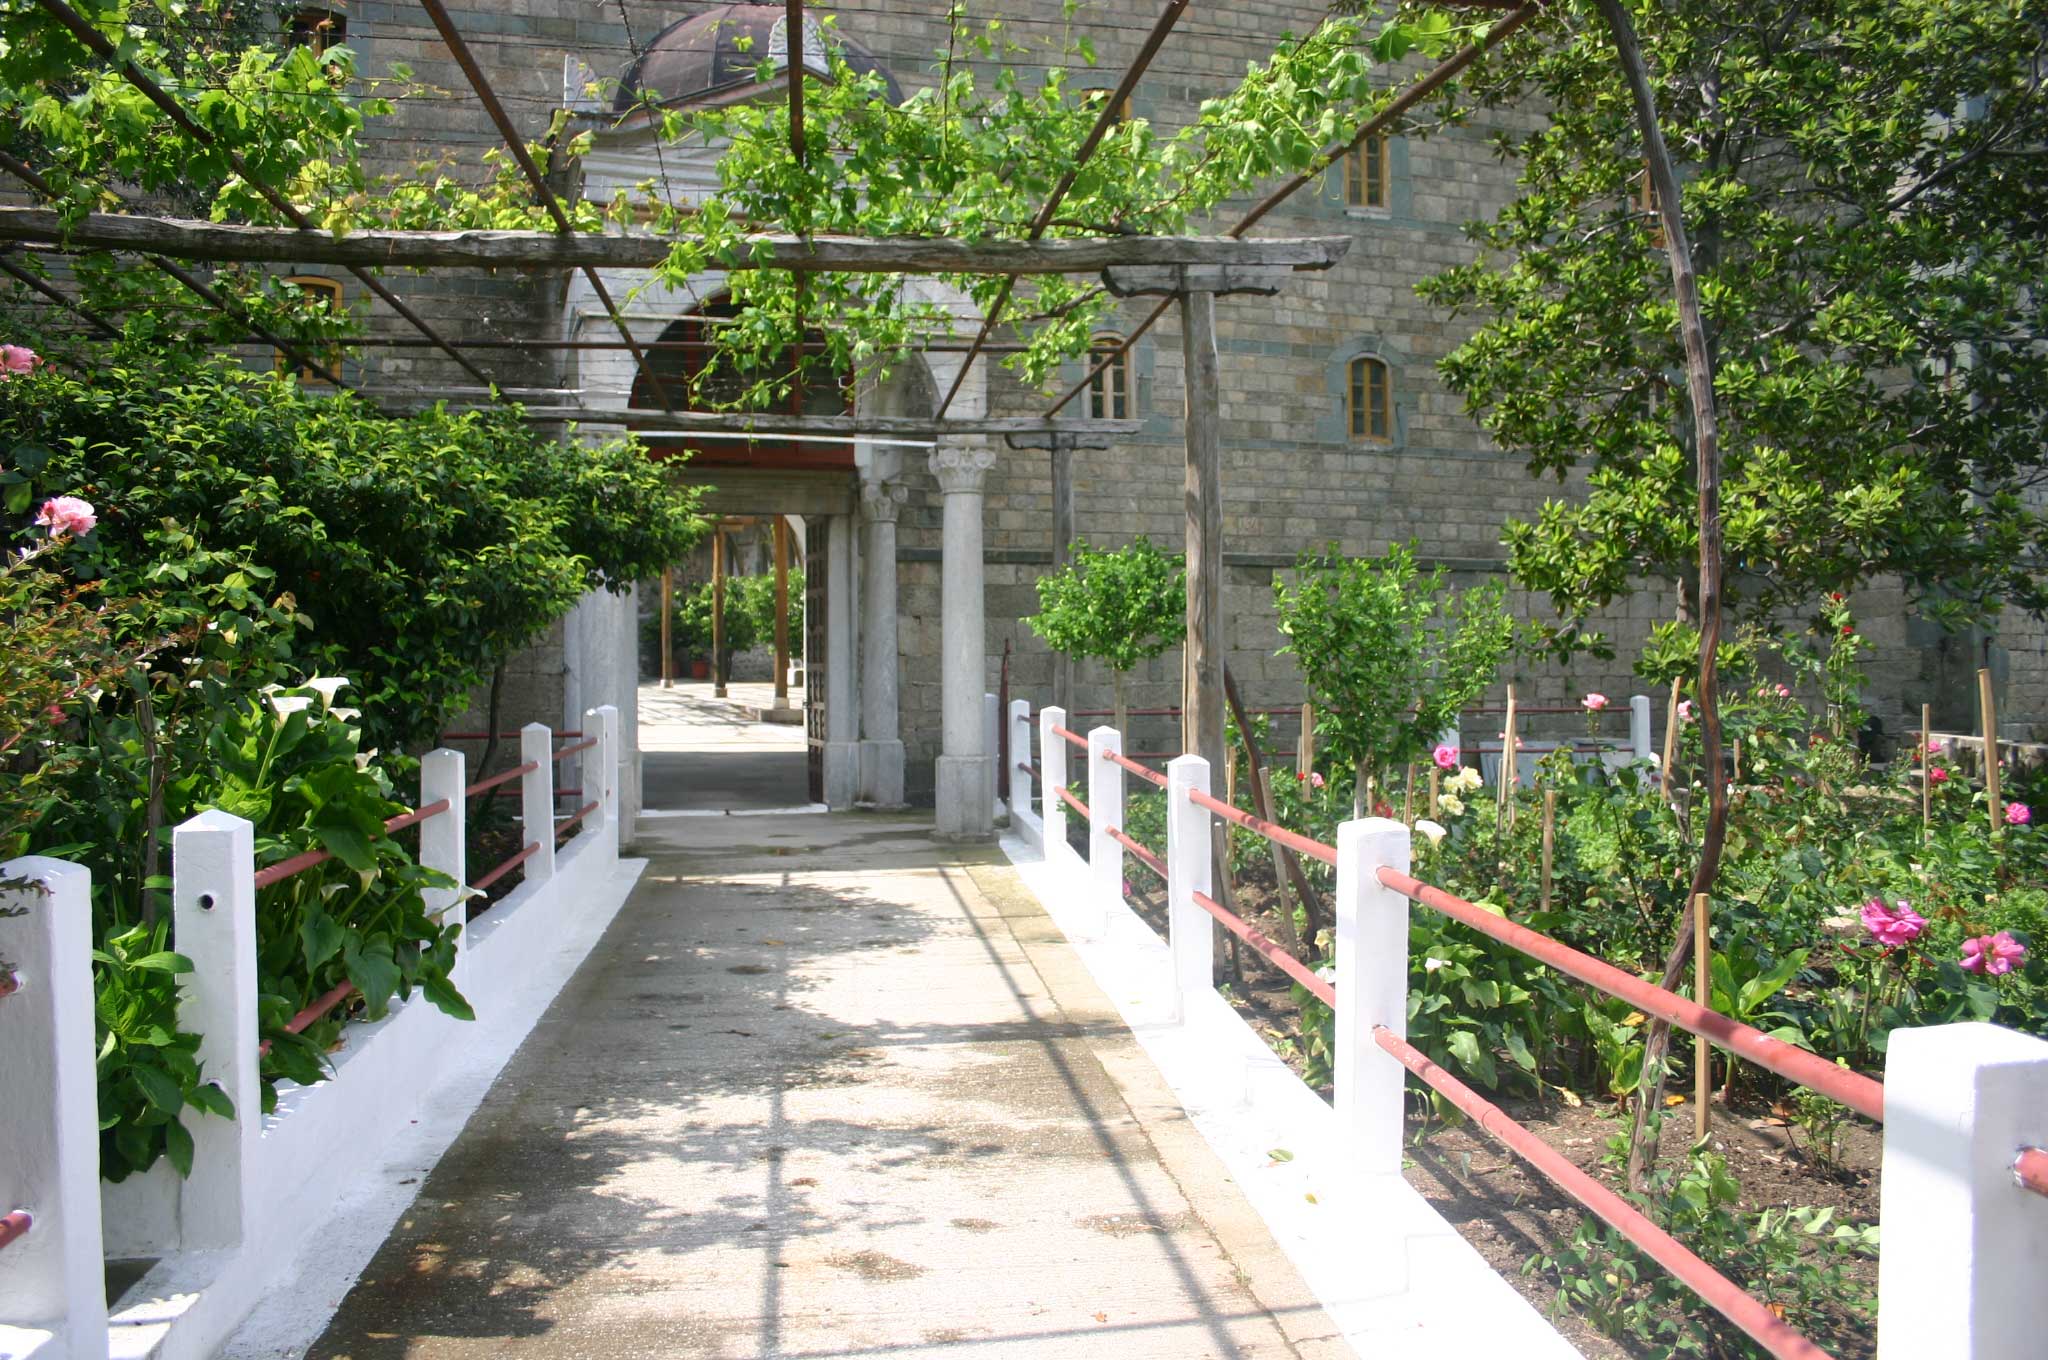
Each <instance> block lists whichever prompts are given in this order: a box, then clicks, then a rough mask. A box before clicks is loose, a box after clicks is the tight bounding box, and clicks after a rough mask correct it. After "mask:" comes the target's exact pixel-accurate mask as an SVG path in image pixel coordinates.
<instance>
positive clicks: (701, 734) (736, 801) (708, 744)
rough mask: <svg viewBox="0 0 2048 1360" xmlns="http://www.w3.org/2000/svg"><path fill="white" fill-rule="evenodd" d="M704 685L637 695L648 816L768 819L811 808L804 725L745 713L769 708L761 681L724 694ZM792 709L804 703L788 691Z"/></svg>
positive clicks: (690, 683)
mask: <svg viewBox="0 0 2048 1360" xmlns="http://www.w3.org/2000/svg"><path fill="white" fill-rule="evenodd" d="M729 689H730V693H731V697H729V698H726V699H720V698H717V697H716V696H715V695H714V694H713V692H712V685H711V682H710V681H709V680H680V681H677V682H676V684H675V686H674V688H672V689H663V688H662V687H661V686H660V685H658V684H646V685H642V686H641V687H640V701H639V702H640V750H641V757H640V760H641V766H640V771H641V775H640V777H641V798H642V801H643V803H644V806H645V807H646V809H647V811H648V812H650V813H654V814H656V815H657V816H658V815H660V814H661V813H664V812H670V813H673V812H695V813H715V812H765V811H768V810H770V809H773V808H791V807H801V806H803V805H805V804H807V803H808V802H809V801H810V787H809V780H808V778H807V777H806V775H805V773H804V729H803V725H802V724H801V723H770V722H760V721H757V720H756V719H755V718H753V717H752V716H751V714H750V712H749V710H750V708H765V707H767V706H768V705H769V704H771V703H773V702H774V690H773V687H772V686H771V685H769V684H768V682H766V681H760V682H753V683H739V684H734V685H732V686H730V687H729ZM790 699H791V702H792V703H794V704H797V705H799V706H800V705H801V704H802V703H803V691H802V690H800V689H799V690H792V691H791V692H790Z"/></svg>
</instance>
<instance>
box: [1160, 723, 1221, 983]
mask: <svg viewBox="0 0 2048 1360" xmlns="http://www.w3.org/2000/svg"><path fill="white" fill-rule="evenodd" d="M1191 789H1200V790H1201V791H1202V792H1203V793H1207V792H1208V791H1209V762H1208V761H1206V760H1204V759H1202V758H1201V757H1200V756H1176V757H1174V758H1173V760H1171V761H1170V762H1168V764H1167V766H1166V938H1167V945H1168V947H1169V948H1170V950H1171V952H1172V955H1173V1016H1172V1018H1173V1019H1174V1020H1176V1021H1178V1020H1184V1019H1186V1018H1187V1005H1188V1001H1187V999H1188V997H1190V996H1192V995H1196V994H1199V993H1201V992H1206V991H1208V990H1210V989H1211V988H1212V987H1213V986H1214V985H1215V984H1214V982H1213V980H1212V974H1213V971H1214V969H1215V966H1216V939H1215V932H1216V927H1215V918H1214V917H1212V916H1211V915H1209V913H1208V912H1206V911H1203V910H1202V909H1201V908H1200V907H1198V906H1196V905H1195V894H1196V893H1203V894H1207V893H1210V892H1213V891H1214V890H1215V889H1214V886H1213V885H1212V884H1211V882H1210V856H1211V854H1212V851H1213V847H1212V845H1211V838H1210V835H1209V810H1208V809H1207V808H1205V807H1200V806H1197V805H1196V803H1195V802H1194V800H1193V799H1191V798H1189V797H1188V792H1189V790H1191Z"/></svg>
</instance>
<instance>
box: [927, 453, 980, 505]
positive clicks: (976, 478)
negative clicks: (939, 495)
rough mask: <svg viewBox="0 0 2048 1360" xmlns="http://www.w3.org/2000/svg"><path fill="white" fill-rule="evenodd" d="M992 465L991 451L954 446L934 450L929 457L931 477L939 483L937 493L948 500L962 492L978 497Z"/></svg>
mask: <svg viewBox="0 0 2048 1360" xmlns="http://www.w3.org/2000/svg"><path fill="white" fill-rule="evenodd" d="M995 463H996V454H995V450H994V449H978V448H969V447H966V446H955V447H953V448H938V449H933V450H932V456H931V469H932V476H934V477H936V478H938V479H939V490H941V491H943V492H945V493H946V494H947V495H948V496H951V495H956V494H959V493H962V492H965V493H969V494H972V495H980V494H981V484H982V481H983V479H984V478H986V477H987V476H988V470H989V469H990V468H992V467H994V466H995Z"/></svg>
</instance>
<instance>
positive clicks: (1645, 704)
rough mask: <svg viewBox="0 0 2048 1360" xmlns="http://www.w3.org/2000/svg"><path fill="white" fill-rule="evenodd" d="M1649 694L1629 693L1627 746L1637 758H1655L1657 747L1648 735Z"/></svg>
mask: <svg viewBox="0 0 2048 1360" xmlns="http://www.w3.org/2000/svg"><path fill="white" fill-rule="evenodd" d="M1651 711H1652V710H1651V707H1650V696H1649V695H1647V694H1631V695H1630V696H1629V700H1628V747H1629V751H1630V753H1631V754H1632V755H1633V757H1634V758H1635V759H1637V760H1655V759H1656V758H1657V748H1656V746H1655V744H1654V743H1653V741H1652V738H1651V736H1650V714H1651Z"/></svg>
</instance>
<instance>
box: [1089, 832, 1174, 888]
mask: <svg viewBox="0 0 2048 1360" xmlns="http://www.w3.org/2000/svg"><path fill="white" fill-rule="evenodd" d="M1103 834H1104V835H1106V836H1108V837H1109V838H1110V839H1111V840H1113V841H1115V842H1116V843H1117V844H1118V845H1121V846H1122V847H1123V848H1124V849H1126V850H1128V851H1130V852H1131V854H1132V855H1133V856H1135V857H1136V859H1137V861H1138V863H1140V864H1142V865H1144V866H1145V867H1146V868H1147V869H1150V870H1151V871H1152V872H1153V873H1154V874H1156V875H1157V876H1158V878H1159V881H1160V882H1161V883H1164V882H1165V881H1166V861H1165V860H1163V859H1161V858H1159V856H1157V855H1155V854H1153V853H1152V852H1151V851H1150V850H1147V849H1146V848H1145V847H1144V846H1142V845H1140V844H1139V843H1138V842H1136V841H1134V840H1132V839H1131V838H1130V837H1129V836H1126V835H1125V834H1124V829H1123V828H1122V827H1120V826H1112V827H1106V828H1104V830H1103Z"/></svg>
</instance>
